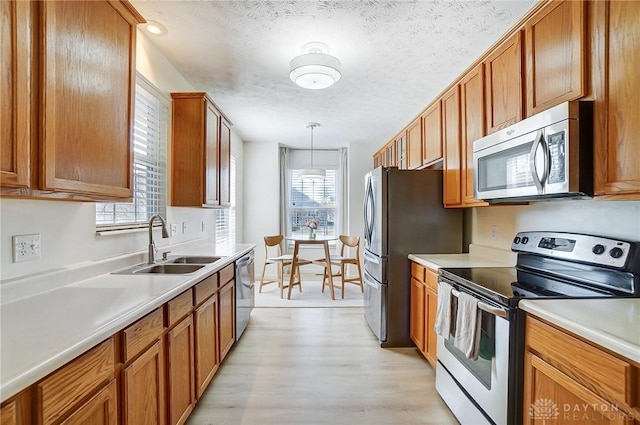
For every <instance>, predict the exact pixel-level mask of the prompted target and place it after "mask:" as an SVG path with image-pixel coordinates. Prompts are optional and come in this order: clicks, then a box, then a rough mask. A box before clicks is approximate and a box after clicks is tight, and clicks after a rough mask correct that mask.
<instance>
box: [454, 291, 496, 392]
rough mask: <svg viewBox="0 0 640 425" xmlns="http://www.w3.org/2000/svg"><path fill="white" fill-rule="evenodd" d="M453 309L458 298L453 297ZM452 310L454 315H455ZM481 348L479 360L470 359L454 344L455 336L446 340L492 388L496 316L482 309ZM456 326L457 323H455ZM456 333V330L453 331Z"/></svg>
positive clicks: (460, 357) (476, 374)
mask: <svg viewBox="0 0 640 425" xmlns="http://www.w3.org/2000/svg"><path fill="white" fill-rule="evenodd" d="M451 307H452V309H453V311H455V310H456V307H457V298H454V299H453V303H452V306H451ZM453 311H452V317H455V315H454V314H453ZM480 312H481V315H480V319H481V324H480V348H479V354H478V359H477V360H470V359H468V358H467V356H465V355H464V353H463V352H462V351H460V350H458V349H457V348H456V347H455V346H454V345H453V336H450V337H449V339H446V340H445V341H444V346H445V348H446V349H447V350H448V351H449V352H450V353H451V354H452V355H453V356H454V357H455V358H456V359H457V360H458V361H459V362H460V364H462V365H463V366H464V367H465V368H466V369H467V370H468V371H469V372H470V373H471V374H472V375H473V376H475V377H476V378H477V379H478V381H480V382H481V383H482V385H484V386H485V387H486V388H487V389H489V390H490V389H491V368H492V364H493V362H494V357H495V349H496V340H495V325H496V323H495V320H496V319H495V316H494V315H492V314H489V313H487V312H485V311H482V310H481V311H480ZM453 328H455V323H453ZM453 334H455V330H454V331H453Z"/></svg>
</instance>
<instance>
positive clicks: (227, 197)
mask: <svg viewBox="0 0 640 425" xmlns="http://www.w3.org/2000/svg"><path fill="white" fill-rule="evenodd" d="M220 205H227V206H228V205H231V128H229V124H228V123H227V122H225V121H224V120H222V123H221V124H220Z"/></svg>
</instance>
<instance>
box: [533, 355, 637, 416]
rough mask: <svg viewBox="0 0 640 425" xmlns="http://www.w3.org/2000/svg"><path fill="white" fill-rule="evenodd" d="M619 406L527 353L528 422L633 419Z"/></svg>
mask: <svg viewBox="0 0 640 425" xmlns="http://www.w3.org/2000/svg"><path fill="white" fill-rule="evenodd" d="M615 407H616V406H615V404H612V403H610V402H608V401H606V400H604V399H603V398H601V397H599V396H598V395H596V394H594V393H593V392H591V391H590V390H589V389H587V388H585V387H584V386H582V385H581V384H579V383H578V382H577V381H575V380H574V379H572V378H571V377H569V376H567V375H565V374H564V373H562V372H560V371H559V370H558V369H556V368H554V367H553V366H551V365H550V364H548V363H546V362H545V361H544V360H542V359H540V358H539V357H537V356H535V355H534V354H532V353H531V352H527V353H525V364H524V400H523V409H522V412H523V421H522V422H523V423H524V424H541V423H544V422H545V421H549V422H547V423H554V424H570V423H571V424H573V423H583V424H586V423H589V424H601V425H605V424H609V425H614V424H616V425H622V424H629V425H630V424H632V423H633V419H632V418H631V417H630V416H628V415H625V414H624V413H622V412H621V411H617V409H616V410H615V411H614V408H615Z"/></svg>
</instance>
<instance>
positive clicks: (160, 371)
mask: <svg viewBox="0 0 640 425" xmlns="http://www.w3.org/2000/svg"><path fill="white" fill-rule="evenodd" d="M164 367H165V363H164V351H163V344H162V341H157V342H156V343H155V344H153V345H152V346H151V347H149V348H148V349H147V350H146V351H145V352H144V353H142V354H141V355H140V357H138V358H137V359H136V360H134V361H133V362H132V363H131V364H130V365H129V366H127V367H126V368H125V369H124V370H123V372H122V385H123V403H122V404H123V415H122V416H123V420H124V423H125V425H138V424H160V425H164V423H165V422H166V410H165V385H164Z"/></svg>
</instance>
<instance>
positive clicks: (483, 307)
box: [451, 289, 507, 319]
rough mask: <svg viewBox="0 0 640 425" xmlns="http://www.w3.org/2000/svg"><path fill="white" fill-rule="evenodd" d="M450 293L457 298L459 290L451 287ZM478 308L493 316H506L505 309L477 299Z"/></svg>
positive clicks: (504, 317)
mask: <svg viewBox="0 0 640 425" xmlns="http://www.w3.org/2000/svg"><path fill="white" fill-rule="evenodd" d="M451 295H453V296H454V297H456V298H458V295H460V291H458V290H456V289H452V290H451ZM478 308H479V309H480V310H482V311H486V312H487V313H489V314H493V315H494V316H498V317H502V318H503V319H506V318H507V312H506V311H505V310H503V309H501V308H498V307H494V306H492V305H489V304H487V303H484V302H482V301H478Z"/></svg>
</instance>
